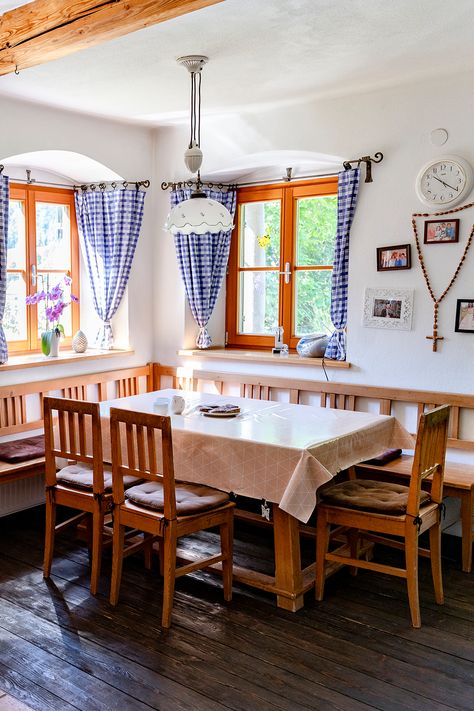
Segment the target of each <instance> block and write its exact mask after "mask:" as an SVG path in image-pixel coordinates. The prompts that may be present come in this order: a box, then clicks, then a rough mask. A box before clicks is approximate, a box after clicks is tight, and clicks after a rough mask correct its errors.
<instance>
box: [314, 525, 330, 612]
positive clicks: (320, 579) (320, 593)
mask: <svg viewBox="0 0 474 711" xmlns="http://www.w3.org/2000/svg"><path fill="white" fill-rule="evenodd" d="M328 546H329V524H328V523H327V521H326V517H325V515H324V513H323V512H318V518H317V526H316V585H315V596H316V600H319V601H321V600H322V599H323V597H324V583H325V578H326V574H325V568H326V553H327V552H328Z"/></svg>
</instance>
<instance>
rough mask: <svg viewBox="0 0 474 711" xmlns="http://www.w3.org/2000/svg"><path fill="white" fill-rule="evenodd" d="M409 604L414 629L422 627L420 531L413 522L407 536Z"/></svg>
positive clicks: (409, 525) (408, 526) (408, 528)
mask: <svg viewBox="0 0 474 711" xmlns="http://www.w3.org/2000/svg"><path fill="white" fill-rule="evenodd" d="M405 561H406V569H407V589H408V603H409V605H410V615H411V623H412V625H413V627H416V628H418V627H421V615H420V596H419V592H418V531H417V529H416V526H414V525H413V524H412V523H411V522H408V523H407V529H406V534H405Z"/></svg>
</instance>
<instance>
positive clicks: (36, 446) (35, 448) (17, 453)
mask: <svg viewBox="0 0 474 711" xmlns="http://www.w3.org/2000/svg"><path fill="white" fill-rule="evenodd" d="M39 457H44V434H41V435H36V436H35V437H24V438H22V439H15V440H11V441H10V442H2V443H0V460H1V461H2V462H8V463H9V464H18V463H19V462H27V461H28V460H29V459H38V458H39Z"/></svg>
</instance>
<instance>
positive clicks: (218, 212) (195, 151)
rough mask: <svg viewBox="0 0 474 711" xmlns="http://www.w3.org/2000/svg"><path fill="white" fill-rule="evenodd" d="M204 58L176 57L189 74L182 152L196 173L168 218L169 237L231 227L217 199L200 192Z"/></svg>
mask: <svg viewBox="0 0 474 711" xmlns="http://www.w3.org/2000/svg"><path fill="white" fill-rule="evenodd" d="M207 61H208V59H207V57H204V56H202V55H199V54H193V55H190V56H187V57H179V59H178V60H177V62H178V64H181V65H182V66H184V67H186V69H187V70H188V72H189V73H190V75H191V120H190V124H191V131H190V138H189V145H188V148H187V149H186V151H185V152H184V162H185V164H186V167H187V168H188V170H189V171H190V172H191V173H197V181H196V189H195V190H193V192H192V194H191V197H190V198H189V199H188V200H183V202H180V203H179V205H176V206H175V207H174V208H173V209H172V210H171V212H170V214H169V215H168V218H167V220H166V224H165V229H166V230H168V231H169V232H171V234H177V233H178V232H179V233H181V234H185V235H189V234H191V233H195V234H198V235H202V234H205V233H206V232H211V233H213V234H215V233H217V232H228V231H229V230H231V229H232V228H233V226H234V225H233V219H232V215H231V214H230V212H229V210H228V209H227V208H226V207H225V206H224V205H222V203H220V202H218V201H217V200H212V199H211V198H209V197H207V196H206V193H205V192H203V190H202V183H201V175H200V172H199V171H200V168H201V164H202V151H201V146H200V143H201V70H202V68H203V66H204V65H205V64H206V62H207Z"/></svg>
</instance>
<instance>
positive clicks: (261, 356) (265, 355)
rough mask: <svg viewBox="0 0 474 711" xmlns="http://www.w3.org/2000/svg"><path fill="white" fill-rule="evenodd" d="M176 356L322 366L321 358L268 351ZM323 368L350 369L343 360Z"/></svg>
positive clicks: (218, 350)
mask: <svg viewBox="0 0 474 711" xmlns="http://www.w3.org/2000/svg"><path fill="white" fill-rule="evenodd" d="M178 355H180V356H185V357H187V358H189V357H191V358H206V359H207V358H211V359H212V358H213V359H215V360H234V361H246V362H250V363H272V364H276V365H296V366H310V367H314V366H322V364H323V359H322V358H303V357H302V356H299V355H297V354H296V353H290V354H289V355H288V356H285V357H282V356H279V355H273V353H271V352H268V351H250V350H240V349H238V348H235V349H231V348H218V347H216V348H208V349H206V350H199V349H196V350H192V349H191V350H187V349H182V350H179V351H178ZM324 367H325V368H350V367H351V364H350V363H348V362H347V361H345V360H325V361H324Z"/></svg>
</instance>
